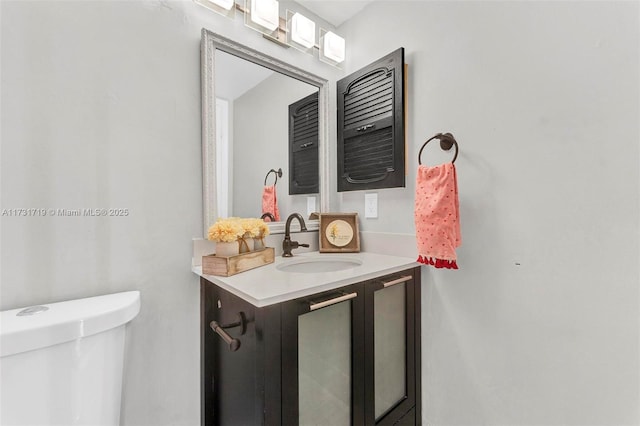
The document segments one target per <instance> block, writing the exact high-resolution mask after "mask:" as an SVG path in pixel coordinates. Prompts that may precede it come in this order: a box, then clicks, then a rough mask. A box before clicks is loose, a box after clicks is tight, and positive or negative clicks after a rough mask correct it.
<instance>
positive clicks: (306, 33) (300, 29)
mask: <svg viewBox="0 0 640 426" xmlns="http://www.w3.org/2000/svg"><path fill="white" fill-rule="evenodd" d="M291 40H293V41H295V42H296V43H298V44H300V45H301V46H304V47H306V48H311V47H313V46H315V44H316V23H315V22H313V21H312V20H311V19H309V18H307V17H306V16H304V15H302V14H300V13H295V14H294V15H293V17H292V18H291Z"/></svg>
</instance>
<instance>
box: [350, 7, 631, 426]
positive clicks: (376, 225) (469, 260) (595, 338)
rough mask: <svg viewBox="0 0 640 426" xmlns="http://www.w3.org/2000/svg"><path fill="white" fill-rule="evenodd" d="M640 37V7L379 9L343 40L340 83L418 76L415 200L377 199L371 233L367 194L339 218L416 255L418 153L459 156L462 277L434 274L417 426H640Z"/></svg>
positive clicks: (411, 160)
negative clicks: (454, 145) (365, 76)
mask: <svg viewBox="0 0 640 426" xmlns="http://www.w3.org/2000/svg"><path fill="white" fill-rule="evenodd" d="M639 20H640V19H639V4H638V2H613V1H612V2H510V1H503V2H416V1H408V2H399V1H394V2H386V1H381V2H374V3H372V4H371V5H370V6H368V7H367V8H366V9H364V10H363V11H362V12H361V13H360V14H359V15H358V16H357V17H356V18H354V19H353V20H351V21H349V22H347V23H346V24H345V25H343V26H342V27H341V28H340V30H341V31H342V32H343V33H344V36H345V38H346V39H347V46H348V52H347V54H348V58H349V59H348V61H349V62H348V70H347V71H349V72H350V71H354V70H356V69H359V68H360V67H362V66H364V65H366V64H368V63H370V62H372V61H373V60H375V59H377V58H379V57H381V56H383V55H384V54H387V53H389V52H391V51H393V50H395V49H396V48H398V47H400V46H403V47H405V49H406V61H407V63H408V64H409V108H408V111H409V126H408V129H407V136H408V138H407V139H408V142H407V149H408V154H407V158H408V164H409V173H408V184H407V188H406V189H393V190H381V191H377V192H378V193H379V215H380V217H379V219H364V214H363V213H364V212H363V206H364V192H354V193H344V194H342V195H341V196H340V201H341V210H343V211H358V212H360V214H361V218H362V219H361V224H362V228H363V229H364V230H365V231H369V232H373V233H376V232H387V233H395V234H407V235H409V237H410V234H413V233H414V224H413V216H412V213H413V190H414V179H415V170H416V167H417V153H418V150H419V149H420V147H421V145H422V143H423V142H424V141H425V140H427V139H428V138H429V137H430V136H432V135H434V134H435V133H437V132H445V131H450V132H452V133H453V134H454V135H455V136H456V138H457V140H458V142H459V144H460V155H459V157H458V160H457V161H456V166H457V169H458V177H459V189H460V204H461V219H462V247H461V248H460V249H459V250H458V258H459V264H460V265H461V269H460V270H459V271H434V270H432V269H426V268H425V269H424V271H425V276H424V283H423V291H424V292H423V340H422V343H423V373H424V374H423V409H424V411H423V413H424V415H423V420H424V423H425V424H434V425H460V424H468V425H477V424H487V425H560V424H565V425H586V424H598V425H613V424H616V425H621V424H638V423H640V414H639V404H638V401H639V396H640V395H639V392H638V386H639V381H638V377H639V374H638V372H639V365H638V359H639V355H640V354H639V350H638V339H639V328H638V318H639V313H640V312H639V309H638V303H639V297H638V296H639V294H638V285H639V281H640V279H639V270H638V269H639V259H640V251H639V247H638V244H639V223H638V221H639V218H640V208H639V203H640V200H639V197H640V182H639V180H640V179H639V174H638V170H639V159H640V153H639V145H640V144H639V141H640V134H639V128H638V117H639V116H640V108H639V94H640V93H639V77H638V76H639V75H640V69H639V65H638V63H639V47H640V46H639V36H640V34H639ZM372 29H384V30H379V31H373V30H372ZM438 151H439V148H437V144H435V143H432V144H429V146H428V148H427V149H426V150H425V153H424V154H423V162H425V163H427V164H436V163H438V162H442V161H450V158H451V156H450V155H449V154H448V155H443V154H442V153H440V152H438ZM365 237H366V235H365ZM394 238H396V241H397V238H398V237H397V236H395V237H394ZM400 239H402V238H400ZM404 242H405V245H410V244H411V245H412V244H413V238H407V239H406V240H404ZM396 245H397V242H396ZM364 246H365V247H366V243H365V245H364ZM397 249H398V247H394V251H395V252H396V253H398V252H399V251H398V250H397ZM411 252H412V253H414V254H415V248H414V247H411Z"/></svg>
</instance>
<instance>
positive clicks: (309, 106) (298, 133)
mask: <svg viewBox="0 0 640 426" xmlns="http://www.w3.org/2000/svg"><path fill="white" fill-rule="evenodd" d="M318 182H319V180H318V92H315V93H312V94H311V95H309V96H307V97H305V98H303V99H300V100H299V101H297V102H295V103H293V104H291V105H289V194H291V195H293V194H315V193H317V192H318V190H319V184H318Z"/></svg>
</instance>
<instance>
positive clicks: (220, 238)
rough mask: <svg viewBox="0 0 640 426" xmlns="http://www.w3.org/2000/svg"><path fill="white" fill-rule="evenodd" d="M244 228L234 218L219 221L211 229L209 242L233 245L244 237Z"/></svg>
mask: <svg viewBox="0 0 640 426" xmlns="http://www.w3.org/2000/svg"><path fill="white" fill-rule="evenodd" d="M244 232H245V231H244V228H243V227H242V225H241V224H240V222H239V221H238V220H236V219H234V218H231V219H219V220H218V221H217V222H216V223H214V224H213V225H211V227H210V228H209V240H211V241H216V242H225V243H231V242H233V241H237V240H238V238H241V237H242V236H243V235H244Z"/></svg>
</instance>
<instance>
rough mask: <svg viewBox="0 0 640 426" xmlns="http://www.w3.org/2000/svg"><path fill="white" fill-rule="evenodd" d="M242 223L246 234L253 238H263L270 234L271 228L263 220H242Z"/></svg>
mask: <svg viewBox="0 0 640 426" xmlns="http://www.w3.org/2000/svg"><path fill="white" fill-rule="evenodd" d="M240 223H241V224H242V227H243V229H244V231H245V233H247V234H249V236H250V237H251V238H262V237H264V236H266V235H268V234H269V227H268V226H267V224H266V223H264V220H262V219H255V218H247V219H241V220H240Z"/></svg>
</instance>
